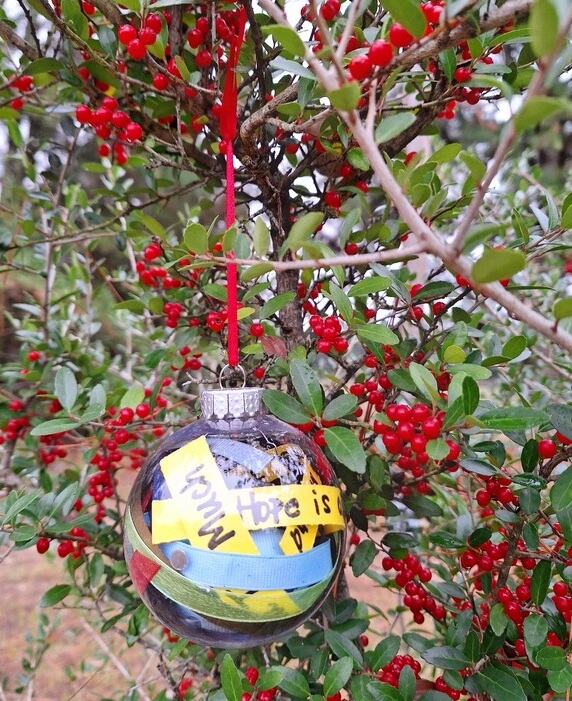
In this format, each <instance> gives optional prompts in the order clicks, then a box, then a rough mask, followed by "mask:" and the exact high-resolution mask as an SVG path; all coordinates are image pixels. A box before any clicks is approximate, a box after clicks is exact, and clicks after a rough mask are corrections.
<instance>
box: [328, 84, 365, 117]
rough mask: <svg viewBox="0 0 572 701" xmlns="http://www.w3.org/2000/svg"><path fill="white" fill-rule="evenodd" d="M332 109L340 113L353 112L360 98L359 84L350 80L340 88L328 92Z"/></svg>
mask: <svg viewBox="0 0 572 701" xmlns="http://www.w3.org/2000/svg"><path fill="white" fill-rule="evenodd" d="M328 97H329V98H330V103H331V105H332V107H333V108H334V109H336V110H340V111H341V112H351V111H352V110H355V108H356V107H357V105H358V102H359V101H360V98H361V88H360V85H359V83H357V82H356V81H355V80H352V81H351V82H349V83H345V85H342V87H341V88H337V89H336V90H330V91H329V92H328Z"/></svg>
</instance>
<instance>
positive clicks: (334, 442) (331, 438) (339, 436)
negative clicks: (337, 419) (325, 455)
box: [324, 426, 366, 475]
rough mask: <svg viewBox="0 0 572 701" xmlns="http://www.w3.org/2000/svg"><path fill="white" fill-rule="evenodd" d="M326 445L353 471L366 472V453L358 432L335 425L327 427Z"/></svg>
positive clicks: (339, 460)
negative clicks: (357, 434)
mask: <svg viewBox="0 0 572 701" xmlns="http://www.w3.org/2000/svg"><path fill="white" fill-rule="evenodd" d="M324 436H325V439H326V445H327V446H328V448H329V450H330V451H331V453H332V455H333V456H334V458H335V459H336V460H337V461H338V462H341V463H342V465H345V466H346V467H348V468H349V469H350V470H351V471H352V472H357V473H358V474H360V475H362V474H363V473H364V472H365V464H366V454H365V451H364V449H363V447H362V444H361V443H360V441H359V440H358V438H357V436H356V434H355V433H354V432H353V431H351V430H350V429H349V428H344V427H342V426H334V427H333V428H325V429H324Z"/></svg>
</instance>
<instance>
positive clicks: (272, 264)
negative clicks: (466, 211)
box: [193, 245, 422, 272]
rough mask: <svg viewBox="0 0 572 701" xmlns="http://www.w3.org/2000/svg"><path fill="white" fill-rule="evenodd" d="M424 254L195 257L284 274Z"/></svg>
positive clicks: (399, 250)
mask: <svg viewBox="0 0 572 701" xmlns="http://www.w3.org/2000/svg"><path fill="white" fill-rule="evenodd" d="M421 252H422V248H421V247H420V246H417V245H412V246H407V247H405V248H392V249H389V250H387V251H377V252H375V253H359V254H357V255H355V256H332V257H331V258H310V259H307V260H285V261H281V260H279V261H275V260H268V261H266V260H261V259H260V258H226V257H224V256H213V255H200V256H195V257H194V259H193V260H195V261H205V262H208V263H213V264H215V265H220V266H226V265H228V264H229V263H235V264H237V265H247V266H250V265H268V269H269V270H276V271H279V272H283V271H285V270H303V269H306V268H310V269H316V268H328V267H331V266H334V265H351V266H356V265H368V264H369V263H397V262H399V261H404V260H407V259H409V258H413V257H415V256H417V255H418V254H419V253H421Z"/></svg>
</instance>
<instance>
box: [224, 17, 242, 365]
mask: <svg viewBox="0 0 572 701" xmlns="http://www.w3.org/2000/svg"><path fill="white" fill-rule="evenodd" d="M245 26H246V11H245V9H244V7H243V6H241V7H240V9H239V12H238V31H237V32H236V34H235V35H234V36H233V37H232V38H231V40H230V52H229V56H228V62H227V64H226V76H225V81H224V89H223V93H222V107H221V114H220V133H221V136H222V138H223V139H224V141H225V142H226V151H225V155H226V228H227V229H229V228H230V227H231V226H232V225H233V224H234V222H235V221H236V215H235V199H234V159H233V149H232V142H233V141H234V139H235V138H236V126H237V120H238V81H237V79H236V66H237V65H238V56H239V54H240V47H241V46H242V42H243V40H244V29H245ZM228 255H229V257H231V258H232V257H234V253H229V254H228ZM226 293H227V314H228V320H227V324H228V337H227V355H228V364H229V365H230V366H231V367H233V368H234V367H236V366H237V365H238V363H239V350H238V270H237V267H236V264H235V263H229V264H228V266H227V278H226Z"/></svg>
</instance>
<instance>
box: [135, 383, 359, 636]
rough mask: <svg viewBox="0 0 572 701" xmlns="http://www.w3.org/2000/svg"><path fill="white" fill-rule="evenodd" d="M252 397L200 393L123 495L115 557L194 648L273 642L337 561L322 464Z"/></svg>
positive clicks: (313, 601) (295, 621)
mask: <svg viewBox="0 0 572 701" xmlns="http://www.w3.org/2000/svg"><path fill="white" fill-rule="evenodd" d="M238 393H242V396H241V395H240V394H238ZM205 395H206V397H205ZM261 396H262V390H259V389H247V390H216V391H212V392H205V393H204V394H203V396H202V397H201V403H202V405H203V414H204V413H205V411H204V409H205V405H206V406H207V411H206V416H205V417H204V418H202V419H200V420H197V421H195V422H193V423H191V424H189V425H188V426H186V427H184V428H182V429H180V430H178V431H176V432H175V433H173V434H172V435H171V436H169V437H168V438H166V439H165V440H164V441H163V442H162V443H161V444H160V445H159V446H158V448H157V450H156V452H155V453H154V455H152V456H151V457H150V459H149V460H148V461H147V463H146V464H145V465H144V466H143V468H141V471H140V472H139V474H138V476H137V479H136V481H135V483H134V485H133V488H132V490H131V494H130V496H129V501H128V506H127V511H126V516H125V544H124V545H125V556H126V560H127V565H128V568H129V572H130V574H131V577H132V579H133V582H134V584H135V586H136V589H137V591H138V593H139V595H140V596H141V598H142V600H143V601H144V603H145V604H146V606H147V607H148V608H149V609H150V610H151V611H152V613H153V614H154V615H155V616H156V618H158V619H159V621H160V622H161V623H162V624H163V625H165V626H167V627H168V628H169V629H170V630H171V631H173V632H174V633H176V634H177V635H179V636H181V637H184V638H187V639H189V640H192V641H194V642H196V643H201V644H204V645H211V646H215V647H251V646H255V645H262V644H267V643H270V642H275V641H277V640H280V639H283V638H284V637H286V636H287V635H288V634H289V633H291V632H293V631H294V630H295V629H296V628H297V627H298V626H300V625H301V624H302V623H303V622H304V621H306V620H307V619H308V618H309V617H310V616H311V615H312V614H313V613H314V612H315V611H316V610H317V609H318V608H319V607H320V605H321V604H322V603H323V602H324V600H325V599H326V597H327V595H328V594H329V592H330V590H331V588H332V586H333V584H334V582H335V580H336V578H337V576H338V575H339V572H340V570H341V567H342V562H343V553H344V537H345V530H344V528H345V522H344V517H343V513H342V508H341V494H340V491H339V488H338V486H337V480H336V477H335V474H334V471H333V469H332V467H331V466H330V464H329V462H328V461H327V459H326V457H325V456H324V454H323V453H322V451H321V450H320V449H319V448H318V447H317V445H316V444H315V443H314V442H313V441H312V440H310V439H309V438H308V437H307V436H306V435H304V434H303V433H302V432H301V431H299V430H297V429H295V428H293V427H292V426H289V425H288V424H286V423H283V422H282V421H279V420H278V419H276V418H274V417H272V416H270V415H268V414H266V413H265V411H264V408H263V405H262V402H261ZM213 402H214V403H213ZM221 403H222V404H221ZM221 406H222V407H223V410H222V411H221Z"/></svg>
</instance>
